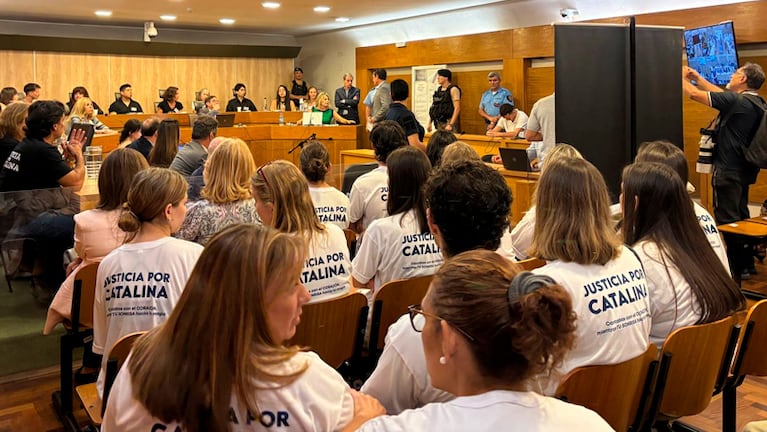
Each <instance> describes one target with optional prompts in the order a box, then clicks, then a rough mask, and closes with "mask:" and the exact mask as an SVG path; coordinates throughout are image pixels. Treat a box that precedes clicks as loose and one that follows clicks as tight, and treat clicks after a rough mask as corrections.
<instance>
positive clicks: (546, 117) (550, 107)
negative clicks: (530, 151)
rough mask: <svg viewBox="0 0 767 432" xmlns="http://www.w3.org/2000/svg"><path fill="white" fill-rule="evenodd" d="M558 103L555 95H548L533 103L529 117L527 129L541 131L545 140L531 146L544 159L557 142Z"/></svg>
mask: <svg viewBox="0 0 767 432" xmlns="http://www.w3.org/2000/svg"><path fill="white" fill-rule="evenodd" d="M555 108H556V105H555V102H554V95H553V94H551V95H548V96H546V97H544V98H541V99H539V100H538V101H537V102H536V103H534V104H533V109H532V110H530V118H528V119H527V129H528V130H532V131H536V132H540V133H541V135H543V141H540V142H535V143H531V145H530V147H531V148H535V149H536V150H537V151H538V157H539V158H540V159H541V161H543V160H544V159H545V157H546V153H548V151H549V150H551V149H552V148H554V145H555V144H556V143H557V137H556V133H557V127H556V121H555V114H556V109H555Z"/></svg>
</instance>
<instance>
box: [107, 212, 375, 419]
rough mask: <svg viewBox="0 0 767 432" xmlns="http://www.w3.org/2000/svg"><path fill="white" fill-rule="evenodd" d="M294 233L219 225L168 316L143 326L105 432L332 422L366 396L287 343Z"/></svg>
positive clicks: (296, 303) (293, 320)
mask: <svg viewBox="0 0 767 432" xmlns="http://www.w3.org/2000/svg"><path fill="white" fill-rule="evenodd" d="M306 252H307V249H306V244H305V242H304V241H303V239H302V238H301V237H300V236H295V235H290V234H287V233H281V232H278V231H276V230H273V229H270V228H266V227H262V226H257V225H250V224H238V225H233V226H229V227H227V228H225V229H224V230H223V231H221V232H219V233H218V234H216V235H215V236H214V237H213V238H212V239H211V241H210V242H209V243H208V245H207V246H206V247H205V250H204V251H203V253H202V255H201V256H200V260H199V262H198V263H197V265H196V266H195V268H194V271H193V273H192V275H191V277H190V278H189V282H188V283H187V285H186V288H185V290H184V293H183V294H182V296H181V299H180V301H179V303H178V305H177V306H176V309H175V310H174V311H173V313H172V314H171V316H170V318H169V319H168V320H167V322H166V323H165V324H163V325H161V326H159V327H157V328H155V329H153V330H151V331H150V332H149V333H147V334H146V335H144V336H142V337H141V338H140V339H139V340H138V341H137V342H136V344H135V345H134V347H133V353H132V354H131V356H130V357H129V358H128V361H127V362H126V364H125V366H123V368H122V370H121V371H120V373H119V374H118V376H117V379H116V381H115V384H114V387H113V389H112V393H111V394H110V396H109V402H108V404H107V408H106V413H105V415H104V423H103V426H102V430H103V431H104V432H112V431H128V430H150V429H154V430H160V429H162V430H176V431H180V430H183V431H185V432H202V431H206V432H225V431H229V430H233V429H236V430H243V431H244V430H254V431H255V430H264V429H267V428H272V427H274V428H279V427H283V428H290V429H291V430H293V429H295V430H305V431H337V430H341V429H342V428H343V427H345V426H346V425H347V424H349V423H350V422H351V421H352V420H354V421H355V423H361V422H362V421H364V420H365V419H366V418H365V417H359V418H353V417H354V416H355V414H357V412H358V411H360V410H361V408H363V407H364V405H366V402H368V401H369V400H370V399H371V398H369V397H366V396H364V395H359V396H358V397H359V398H360V401H361V403H359V404H357V403H355V402H354V400H353V396H352V394H353V393H354V391H353V390H350V389H349V387H348V386H347V385H346V383H345V382H344V381H343V379H342V378H341V376H340V375H338V373H337V372H336V371H334V370H333V369H332V368H331V367H330V366H328V365H327V364H326V363H325V362H323V361H322V359H320V358H319V357H318V356H317V355H316V354H314V353H312V352H306V351H301V350H300V349H299V348H298V347H295V346H286V345H285V343H286V342H287V341H288V340H290V338H292V337H293V335H294V334H295V331H296V326H297V325H298V324H299V322H300V321H301V307H302V306H303V305H304V304H305V303H306V302H307V301H308V300H309V293H308V292H307V290H306V287H304V286H303V285H302V284H301V282H300V279H301V274H302V272H303V266H304V259H305V257H306Z"/></svg>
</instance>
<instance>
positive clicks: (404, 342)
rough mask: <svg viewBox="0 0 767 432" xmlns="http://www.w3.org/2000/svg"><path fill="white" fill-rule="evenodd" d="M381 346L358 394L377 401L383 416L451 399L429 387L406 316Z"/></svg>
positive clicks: (420, 352)
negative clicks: (380, 350) (384, 409)
mask: <svg viewBox="0 0 767 432" xmlns="http://www.w3.org/2000/svg"><path fill="white" fill-rule="evenodd" d="M415 319H417V320H418V319H420V320H423V316H421V315H418V316H417V317H416V318H415ZM384 342H385V344H384V349H383V352H382V353H381V357H380V358H379V359H378V364H377V365H376V368H375V370H374V371H373V374H372V375H370V378H368V379H367V381H365V384H363V385H362V389H361V391H362V392H363V393H367V394H369V395H371V396H373V397H375V398H376V399H378V400H379V401H380V402H381V404H382V405H383V406H384V407H385V408H386V412H387V413H389V414H392V415H393V414H399V413H401V412H402V411H404V410H406V409H411V408H420V407H422V406H424V405H426V404H428V403H432V402H444V401H448V400H451V399H453V398H454V397H455V396H453V395H451V394H450V393H447V392H445V391H443V390H439V389H436V388H434V387H432V385H431V378H430V377H429V372H428V370H427V369H426V355H425V354H424V352H423V344H422V343H421V334H420V333H418V332H416V331H415V330H413V326H412V325H411V324H410V317H409V316H408V315H407V314H405V315H403V316H401V317H400V318H399V319H398V320H397V321H396V322H395V323H394V324H392V325H391V326H390V327H389V331H388V332H387V333H386V339H385V341H384ZM412 430H418V429H416V428H413V429H412ZM435 430H436V429H435Z"/></svg>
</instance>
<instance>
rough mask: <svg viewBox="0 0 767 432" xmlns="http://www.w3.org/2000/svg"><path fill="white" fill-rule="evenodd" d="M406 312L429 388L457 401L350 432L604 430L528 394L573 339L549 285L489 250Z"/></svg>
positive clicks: (561, 293)
mask: <svg viewBox="0 0 767 432" xmlns="http://www.w3.org/2000/svg"><path fill="white" fill-rule="evenodd" d="M409 311H410V324H411V326H412V330H413V331H416V332H420V333H421V345H422V350H423V353H424V355H425V356H426V369H427V371H428V375H429V377H430V378H431V383H432V385H434V387H436V388H438V389H441V390H444V391H446V392H449V393H450V394H452V395H455V399H453V400H451V401H448V402H443V403H429V404H427V405H425V406H423V407H421V408H417V409H409V410H406V411H404V412H402V413H400V414H399V415H396V416H383V417H377V418H374V419H372V420H370V421H368V422H367V423H364V424H362V425H360V427H359V429H358V430H360V431H363V432H365V431H403V430H413V431H423V430H434V431H468V430H470V431H477V432H481V431H498V430H505V431H589V432H592V431H594V432H603V431H612V428H610V426H609V425H608V424H607V422H605V421H604V420H603V419H601V418H600V417H599V416H598V415H597V414H596V413H594V412H592V411H590V410H588V409H586V408H583V407H580V406H577V405H571V404H568V403H566V402H563V401H561V400H559V399H555V398H551V397H545V396H542V395H540V394H538V393H537V392H535V391H531V390H530V384H531V382H533V381H534V380H535V378H536V377H537V376H541V375H547V374H548V373H549V372H550V371H551V369H552V368H554V367H556V366H557V365H558V364H559V363H561V362H562V360H563V359H564V358H565V357H566V356H567V352H568V351H569V350H570V349H571V348H572V346H573V344H574V342H575V332H576V325H575V320H576V316H575V313H574V311H573V307H572V300H571V299H570V296H569V295H568V293H567V291H566V290H565V289H563V288H562V287H561V286H559V285H557V284H556V283H555V282H554V281H553V280H551V278H548V277H542V276H535V275H533V274H531V273H529V272H520V268H519V267H518V266H516V265H514V264H512V263H511V262H509V261H508V260H506V259H504V258H502V257H501V256H499V255H498V254H496V253H493V252H491V251H487V250H473V251H469V252H464V253H461V254H459V255H456V256H454V257H453V258H451V259H450V260H449V261H447V262H446V263H445V264H444V265H443V266H442V267H441V268H440V269H439V271H437V273H436V274H435V275H434V279H433V280H432V283H431V286H430V287H429V291H428V292H427V293H426V296H425V297H424V298H423V301H422V302H421V304H420V305H412V306H410V307H409Z"/></svg>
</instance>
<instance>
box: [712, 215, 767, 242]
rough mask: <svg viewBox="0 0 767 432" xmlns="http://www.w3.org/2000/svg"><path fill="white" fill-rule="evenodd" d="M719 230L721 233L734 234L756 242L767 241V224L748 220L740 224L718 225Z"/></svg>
mask: <svg viewBox="0 0 767 432" xmlns="http://www.w3.org/2000/svg"><path fill="white" fill-rule="evenodd" d="M717 228H718V229H719V231H720V232H723V233H727V234H734V235H738V236H742V237H748V238H752V239H756V240H763V239H767V224H765V223H760V222H755V221H752V220H748V219H746V220H742V221H739V222H734V223H729V224H722V225H718V226H717Z"/></svg>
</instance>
